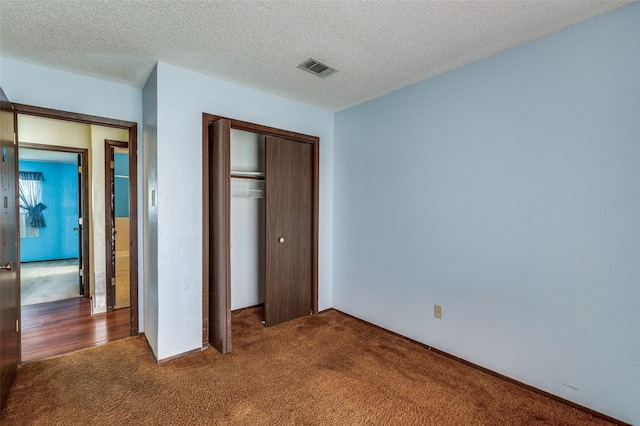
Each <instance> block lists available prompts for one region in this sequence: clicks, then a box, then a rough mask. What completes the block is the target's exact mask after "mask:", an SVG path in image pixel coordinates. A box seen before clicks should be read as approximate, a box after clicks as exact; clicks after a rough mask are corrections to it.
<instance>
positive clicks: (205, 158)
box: [202, 113, 320, 353]
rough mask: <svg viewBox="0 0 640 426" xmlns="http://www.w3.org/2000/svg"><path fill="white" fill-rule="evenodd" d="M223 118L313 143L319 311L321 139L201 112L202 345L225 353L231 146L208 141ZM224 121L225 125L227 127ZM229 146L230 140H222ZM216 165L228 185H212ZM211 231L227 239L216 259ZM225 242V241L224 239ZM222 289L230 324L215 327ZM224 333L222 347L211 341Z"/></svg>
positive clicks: (314, 289)
mask: <svg viewBox="0 0 640 426" xmlns="http://www.w3.org/2000/svg"><path fill="white" fill-rule="evenodd" d="M219 120H224V121H225V122H226V123H228V129H229V131H230V130H231V129H236V130H243V131H246V132H251V133H257V134H260V135H265V136H275V137H278V138H283V139H290V140H293V141H296V142H303V143H308V144H311V145H312V147H313V150H312V153H313V171H312V184H313V189H312V191H313V194H312V197H313V198H312V202H313V207H312V212H313V218H312V228H313V229H312V239H313V241H312V244H311V247H312V249H311V255H312V257H311V259H312V260H311V281H312V282H311V289H310V291H311V305H312V312H313V313H314V314H317V313H318V223H319V219H318V218H319V182H320V180H319V172H320V168H319V167H320V138H318V137H317V136H311V135H305V134H303V133H297V132H292V131H289V130H283V129H277V128H274V127H268V126H263V125H260V124H254V123H249V122H246V121H241V120H235V119H230V118H227V117H223V116H219V115H212V114H207V113H203V114H202V346H203V347H207V346H209V345H210V344H214V346H215V347H216V348H217V349H218V350H219V351H220V352H222V353H226V352H231V326H230V317H231V303H230V292H231V282H230V257H231V252H230V244H228V239H229V233H230V228H231V224H230V217H229V210H230V206H229V205H230V199H229V182H228V181H229V179H230V177H231V176H230V171H231V170H230V169H229V147H228V146H222V147H218V148H220V149H215V148H216V147H211V146H210V142H209V131H210V127H213V123H215V122H217V121H219ZM226 123H225V126H224V127H227V126H226ZM223 143H224V144H226V145H228V144H229V141H228V140H227V141H223ZM214 166H218V167H216V168H217V169H218V173H219V176H222V174H225V175H227V176H226V181H227V183H226V184H217V185H215V186H214V185H210V179H211V177H213V176H214V175H213V173H214V172H215V171H216V170H214ZM212 196H213V197H214V198H217V199H218V200H220V201H222V202H223V203H224V204H225V205H222V206H218V207H221V208H220V209H217V208H216V206H212V205H211V204H212V203H211V201H210V200H211V198H210V197H212ZM211 232H218V233H219V232H223V233H224V235H222V238H223V239H224V240H226V243H225V244H223V248H222V251H221V252H220V253H216V256H215V259H211V256H212V255H214V253H213V250H212V249H211V243H212V241H211ZM223 242H224V241H223ZM212 266H213V267H215V268H216V269H217V270H218V271H219V272H221V273H218V274H216V275H217V276H219V277H220V276H222V277H223V278H222V280H223V281H225V282H224V283H221V287H222V288H219V289H216V288H215V286H214V285H212V284H211V279H212V278H213V277H212V276H211V275H212V274H211V269H210V268H211V267H212ZM216 290H218V291H222V296H223V297H224V298H225V299H226V303H224V310H225V312H224V313H222V314H223V316H224V317H225V318H227V319H229V324H224V325H223V327H222V329H221V330H212V327H213V326H214V324H212V322H213V321H212V320H211V319H212V317H213V315H219V313H217V312H211V309H210V308H211V306H210V305H211V303H210V298H211V294H212V291H216ZM216 331H218V332H222V333H223V334H224V336H222V337H223V339H222V343H223V344H222V346H221V347H220V346H219V344H218V345H216V344H215V343H216V342H211V341H210V332H216Z"/></svg>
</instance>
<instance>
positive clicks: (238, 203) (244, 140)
mask: <svg viewBox="0 0 640 426" xmlns="http://www.w3.org/2000/svg"><path fill="white" fill-rule="evenodd" d="M230 139H231V143H230V145H231V170H232V172H259V173H263V174H264V172H265V167H264V166H265V163H264V161H265V144H264V140H265V138H264V136H260V135H258V134H256V133H249V132H243V131H240V130H236V129H231V138H230ZM236 188H237V190H236ZM252 188H262V189H264V180H262V181H257V180H255V179H238V178H232V179H231V202H230V204H231V223H230V229H231V232H230V234H231V250H230V251H231V262H230V263H231V309H232V310H234V309H241V308H246V307H249V306H255V305H258V304H260V303H264V300H265V211H264V206H265V204H264V201H265V200H264V190H263V191H260V190H252ZM256 195H258V196H256Z"/></svg>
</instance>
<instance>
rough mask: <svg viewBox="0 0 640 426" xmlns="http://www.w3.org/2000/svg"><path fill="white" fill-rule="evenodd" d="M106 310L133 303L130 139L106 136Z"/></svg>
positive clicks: (125, 306)
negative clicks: (112, 138) (124, 140)
mask: <svg viewBox="0 0 640 426" xmlns="http://www.w3.org/2000/svg"><path fill="white" fill-rule="evenodd" d="M104 153H105V156H104V158H105V191H104V193H105V213H106V216H105V225H106V230H105V235H106V250H105V253H106V265H107V269H106V271H107V310H108V311H112V310H114V309H122V308H128V307H129V305H130V286H129V273H130V268H129V264H130V255H129V248H130V244H131V241H130V238H129V235H130V232H129V228H130V217H129V205H130V204H131V202H130V198H129V143H128V142H123V141H114V140H109V139H107V140H105V142H104Z"/></svg>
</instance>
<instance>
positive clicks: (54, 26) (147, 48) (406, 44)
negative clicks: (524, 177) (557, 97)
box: [0, 0, 633, 110]
mask: <svg viewBox="0 0 640 426" xmlns="http://www.w3.org/2000/svg"><path fill="white" fill-rule="evenodd" d="M628 3H633V1H629V0H622V1H613V0H609V1H600V0H599V1H592V0H578V1H572V0H560V1H540V0H537V1H531V0H510V1H505V0H502V1H413V2H408V1H402V2H401V1H391V0H387V1H361V0H358V1H355V0H342V1H340V0H335V1H313V2H311V1H277V2H266V1H256V0H253V1H211V0H0V55H1V56H4V57H7V58H14V59H19V60H22V61H27V62H32V63H36V64H41V65H46V66H50V67H55V68H60V69H63V70H67V71H72V72H76V73H81V74H86V75H91V76H95V77H99V78H103V79H108V80H112V81H117V82H121V83H126V84H130V85H135V86H138V87H142V86H143V85H144V83H145V81H146V79H147V77H148V75H149V73H150V72H151V69H152V68H153V66H154V64H155V63H156V62H158V61H160V62H165V63H169V64H172V65H176V66H179V67H182V68H186V69H190V70H194V71H197V72H200V73H203V74H207V75H211V76H215V77H218V78H221V79H224V80H228V81H233V82H236V83H240V84H243V85H246V86H250V87H254V88H257V89H260V90H264V91H267V92H271V93H275V94H278V95H281V96H285V97H288V98H291V99H296V100H299V101H302V102H304V103H308V104H312V105H316V106H319V107H322V108H326V109H330V110H340V109H342V108H345V107H348V106H351V105H354V104H357V103H360V102H363V101H365V100H368V99H372V98H374V97H377V96H379V95H382V94H384V93H387V92H390V91H392V90H395V89H398V88H400V87H403V86H406V85H408V84H411V83H414V82H417V81H420V80H423V79H425V78H427V77H431V76H434V75H437V74H440V73H442V72H445V71H448V70H451V69H454V68H457V67H459V66H461V65H464V64H467V63H469V62H472V61H475V60H478V59H482V58H485V57H487V56H490V55H492V54H494V53H497V52H500V51H503V50H505V49H508V48H510V47H514V46H517V45H519V44H522V43H524V42H526V41H529V40H532V39H536V38H539V37H541V36H544V35H546V34H549V33H551V32H554V31H556V30H559V29H561V28H564V27H567V26H569V25H572V24H575V23H578V22H580V21H584V20H586V19H589V18H591V17H594V16H597V15H600V14H603V13H606V12H608V11H610V10H613V9H616V8H618V7H620V6H623V5H625V4H628ZM309 57H314V58H316V59H318V60H320V61H323V62H325V63H327V64H328V65H331V66H333V67H334V68H337V69H338V72H337V73H336V74H334V75H332V76H330V77H327V78H325V79H321V78H318V77H316V76H314V75H312V74H309V73H307V72H304V71H302V70H299V69H297V68H296V66H297V65H298V64H300V63H301V62H303V61H304V60H306V59H308V58H309Z"/></svg>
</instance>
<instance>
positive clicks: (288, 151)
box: [265, 137, 313, 326]
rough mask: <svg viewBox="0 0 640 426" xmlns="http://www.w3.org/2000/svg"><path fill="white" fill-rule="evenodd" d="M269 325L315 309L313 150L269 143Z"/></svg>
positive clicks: (290, 143) (272, 139) (284, 142)
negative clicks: (313, 295) (313, 300)
mask: <svg viewBox="0 0 640 426" xmlns="http://www.w3.org/2000/svg"><path fill="white" fill-rule="evenodd" d="M265 145H266V158H265V161H266V174H265V214H266V220H265V223H266V229H265V239H266V247H265V249H266V292H265V323H266V325H267V326H271V325H275V324H279V323H281V322H285V321H289V320H291V319H294V318H299V317H301V316H304V315H309V313H310V312H311V309H312V298H311V296H312V289H311V287H312V256H313V251H312V244H313V238H312V236H313V223H312V222H313V146H312V145H311V144H308V143H303V142H296V141H291V140H287V139H280V138H275V137H267V138H266V144H265Z"/></svg>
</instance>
